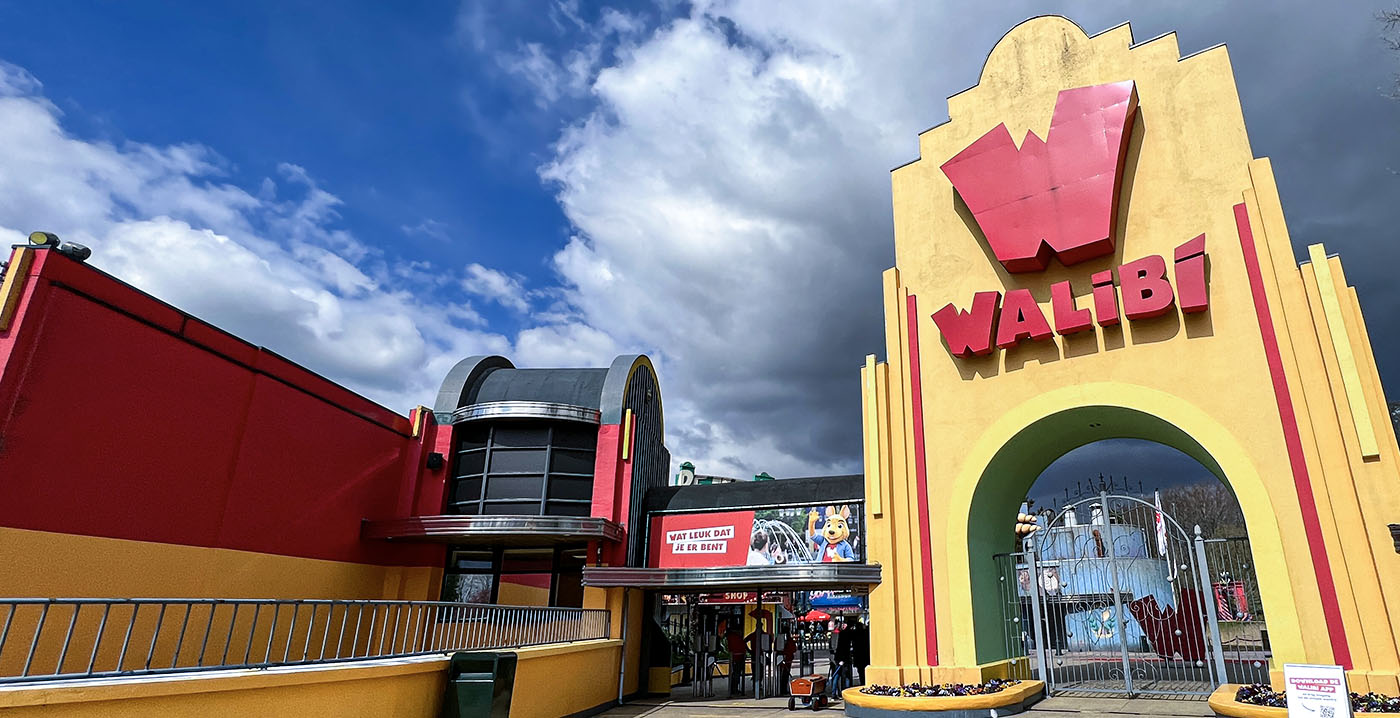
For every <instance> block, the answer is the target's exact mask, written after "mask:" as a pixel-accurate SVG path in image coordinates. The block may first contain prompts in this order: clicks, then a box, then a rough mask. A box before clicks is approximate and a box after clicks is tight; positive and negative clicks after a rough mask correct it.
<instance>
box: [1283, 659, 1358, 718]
mask: <svg viewBox="0 0 1400 718" xmlns="http://www.w3.org/2000/svg"><path fill="white" fill-rule="evenodd" d="M1283 682H1284V683H1285V684H1286V688H1285V689H1284V693H1285V695H1286V696H1287V697H1288V715H1289V716H1290V718H1292V717H1295V716H1307V718H1350V717H1351V696H1350V695H1349V694H1348V693H1347V674H1346V671H1344V670H1342V667H1341V666H1310V665H1304V664H1298V663H1286V664H1284V666H1283Z"/></svg>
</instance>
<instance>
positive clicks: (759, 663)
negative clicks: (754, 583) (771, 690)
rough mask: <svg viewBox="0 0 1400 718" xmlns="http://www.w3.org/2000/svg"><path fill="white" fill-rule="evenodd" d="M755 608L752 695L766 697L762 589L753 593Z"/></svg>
mask: <svg viewBox="0 0 1400 718" xmlns="http://www.w3.org/2000/svg"><path fill="white" fill-rule="evenodd" d="M754 595H755V596H757V598H755V599H754V600H755V602H756V603H755V604H754V605H755V606H756V609H755V611H754V624H753V697H754V698H767V697H768V686H767V685H765V684H764V680H763V674H764V671H763V669H764V668H765V664H766V663H768V662H767V661H765V660H764V656H763V589H761V588H760V589H759V590H758V593H756V594H754Z"/></svg>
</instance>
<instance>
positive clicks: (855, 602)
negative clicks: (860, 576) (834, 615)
mask: <svg viewBox="0 0 1400 718" xmlns="http://www.w3.org/2000/svg"><path fill="white" fill-rule="evenodd" d="M811 597H812V607H813V608H839V607H850V608H859V607H860V597H859V596H856V595H854V594H852V593H850V592H849V591H812V593H811Z"/></svg>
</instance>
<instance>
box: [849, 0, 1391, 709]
mask: <svg viewBox="0 0 1400 718" xmlns="http://www.w3.org/2000/svg"><path fill="white" fill-rule="evenodd" d="M1123 80H1133V81H1134V82H1136V85H1137V92H1138V97H1139V110H1138V117H1137V119H1136V122H1135V125H1134V128H1133V132H1132V135H1131V139H1130V144H1129V150H1128V157H1127V161H1126V164H1125V168H1124V170H1123V178H1122V189H1121V200H1120V205H1119V210H1118V226H1117V230H1116V232H1115V235H1116V238H1117V242H1116V248H1115V253H1114V255H1113V256H1111V257H1105V258H1100V259H1096V260H1091V261H1088V262H1084V263H1081V264H1078V265H1075V266H1072V267H1064V266H1062V265H1060V264H1059V263H1058V262H1052V263H1051V266H1050V267H1049V268H1048V269H1047V270H1046V271H1045V272H1040V273H1031V274H1014V275H1013V274H1008V273H1007V272H1005V270H1004V269H1003V268H1002V267H1001V265H1000V264H998V263H996V262H995V260H994V258H993V256H992V254H991V251H990V249H989V248H988V247H986V246H985V241H984V240H982V239H981V237H980V232H979V231H978V230H977V228H976V225H975V221H974V220H973V218H972V217H971V215H970V213H968V212H967V211H966V208H965V207H963V206H961V202H960V200H958V199H957V198H956V196H955V192H954V190H953V187H952V186H951V184H950V182H949V181H948V180H947V178H946V177H945V176H944V175H943V173H942V171H941V170H940V165H941V164H942V163H943V162H945V161H947V160H948V159H949V158H951V157H952V156H953V155H955V154H957V153H958V152H959V151H961V150H962V149H963V148H965V147H967V146H968V145H969V144H970V143H972V142H973V141H974V140H976V139H977V138H979V137H980V136H981V135H982V134H983V133H985V132H987V131H988V130H990V129H992V128H994V127H995V126H996V125H997V124H999V123H1003V122H1004V123H1006V125H1007V127H1008V129H1009V130H1010V132H1011V135H1012V137H1014V138H1016V140H1017V142H1018V144H1019V143H1020V141H1021V138H1022V137H1024V136H1025V132H1026V131H1027V130H1033V131H1035V132H1036V133H1037V134H1038V135H1039V136H1041V137H1045V136H1046V132H1047V130H1048V127H1049V122H1050V118H1051V113H1052V111H1053V108H1054V105H1055V99H1056V95H1057V94H1058V93H1059V92H1060V91H1061V90H1064V89H1070V88H1075V87H1082V86H1087V85H1094V84H1100V83H1106V82H1117V81H1123ZM948 109H949V115H950V117H951V120H950V121H949V122H947V123H945V124H942V125H939V126H937V127H935V128H933V129H931V130H928V131H926V132H924V133H923V134H921V135H920V137H919V149H920V159H918V160H917V161H915V162H912V163H910V164H908V165H905V166H903V167H900V168H898V169H896V170H895V171H894V172H893V174H892V191H893V208H894V219H895V260H896V267H895V268H893V269H891V270H888V271H887V272H886V273H885V277H884V287H885V324H886V357H887V358H888V361H887V362H885V363H877V362H874V361H873V360H870V361H868V362H867V365H866V366H865V367H864V368H863V369H862V374H861V385H862V391H863V394H864V417H865V418H864V421H865V432H864V433H865V444H866V452H865V457H866V471H865V475H866V484H867V486H866V493H867V496H869V497H871V507H870V514H871V515H870V517H869V521H868V526H869V528H868V537H869V539H868V540H869V551H870V555H871V557H872V559H873V560H876V561H879V562H880V563H881V564H882V565H883V566H884V567H885V568H884V572H883V582H882V583H881V585H880V586H879V587H877V588H876V589H874V591H873V592H872V594H871V599H870V600H871V612H872V625H873V626H875V627H876V629H875V630H873V631H872V647H871V648H872V655H871V659H872V666H871V668H870V677H871V680H874V681H876V682H884V683H889V682H894V681H900V680H903V681H910V680H970V679H974V678H977V677H980V676H981V675H983V674H986V673H989V672H991V671H993V670H995V669H994V667H993V664H995V662H996V661H997V660H999V659H1000V658H1001V656H999V655H994V654H995V653H996V651H995V647H994V644H997V643H999V642H1000V640H1001V638H1000V630H1001V629H1000V626H996V625H991V622H990V621H989V620H988V614H987V607H988V606H989V605H991V604H993V603H994V602H995V600H996V595H995V593H988V585H987V584H986V581H987V580H988V577H989V576H991V568H990V566H991V554H992V553H994V552H997V551H1005V550H1009V549H1011V548H1012V547H1013V545H1014V538H1013V535H1012V533H1011V531H1010V527H1011V525H1012V522H1013V518H1014V515H1015V511H1016V507H1017V505H1018V504H1019V502H1020V500H1021V498H1022V497H1023V496H1024V493H1025V490H1026V489H1027V488H1029V487H1030V485H1031V483H1032V482H1034V480H1035V478H1036V476H1038V475H1039V473H1040V471H1041V470H1043V469H1044V467H1045V466H1047V465H1048V464H1049V463H1050V462H1052V461H1053V460H1054V459H1056V458H1058V457H1059V456H1060V455H1062V454H1063V453H1065V452H1067V451H1069V450H1071V449H1073V448H1075V447H1077V446H1080V445H1083V444H1087V443H1091V442H1093V441H1097V440H1101V439H1107V438H1119V437H1138V438H1146V439H1152V440H1156V441H1160V442H1162V443H1166V444H1168V445H1172V446H1175V447H1176V448H1179V449H1181V450H1183V451H1185V452H1186V453H1188V454H1190V455H1192V456H1195V457H1196V458H1197V459H1198V460H1200V461H1202V463H1203V464H1204V465H1206V466H1207V467H1208V468H1210V469H1211V470H1212V471H1214V472H1216V473H1217V475H1218V476H1220V477H1221V478H1222V480H1223V481H1225V482H1226V483H1227V484H1228V485H1229V486H1230V487H1231V489H1232V490H1233V491H1234V492H1235V494H1236V496H1237V498H1238V499H1239V501H1240V503H1241V506H1242V508H1243V510H1244V513H1245V518H1246V523H1247V526H1248V531H1249V535H1250V538H1251V541H1252V545H1253V552H1254V559H1255V563H1256V566H1257V568H1258V574H1259V576H1260V580H1261V592H1262V596H1263V602H1264V609H1265V614H1266V616H1267V621H1268V627H1269V633H1270V638H1271V641H1272V644H1273V649H1274V661H1275V665H1274V668H1275V669H1276V670H1277V669H1278V668H1279V666H1281V664H1282V663H1284V662H1308V663H1332V662H1333V660H1334V655H1333V650H1332V645H1331V643H1330V642H1329V637H1328V633H1327V630H1326V625H1327V624H1326V621H1325V620H1324V614H1323V603H1324V593H1325V592H1324V591H1323V590H1322V589H1320V588H1319V585H1318V580H1317V575H1316V573H1315V567H1314V562H1313V556H1312V553H1311V552H1310V550H1309V544H1308V541H1307V538H1306V534H1305V530H1304V521H1305V517H1304V512H1303V510H1302V509H1301V508H1300V497H1299V495H1298V492H1297V490H1296V489H1295V484H1294V478H1293V470H1292V465H1291V464H1290V462H1289V456H1288V449H1287V445H1286V441H1285V434H1284V430H1283V428H1282V425H1281V422H1280V419H1279V409H1278V403H1277V400H1276V396H1275V389H1274V385H1273V382H1272V379H1271V374H1270V371H1269V367H1268V362H1267V360H1266V354H1265V349H1264V343H1263V341H1262V338H1261V332H1260V326H1259V320H1258V316H1257V314H1256V310H1255V303H1254V297H1253V294H1252V292H1251V286H1250V282H1249V279H1248V276H1247V272H1246V261H1245V255H1244V252H1243V250H1242V249H1241V242H1240V238H1239V234H1238V232H1237V230H1236V218H1235V213H1234V207H1235V205H1237V204H1240V203H1244V204H1245V205H1246V207H1247V209H1248V216H1249V223H1250V225H1251V229H1252V231H1253V235H1254V244H1255V247H1256V249H1257V252H1258V260H1259V265H1260V275H1261V280H1262V283H1263V286H1264V288H1265V296H1266V299H1267V304H1268V307H1269V311H1270V313H1271V314H1272V320H1273V324H1274V330H1275V333H1276V335H1277V339H1278V342H1279V345H1280V348H1281V349H1280V358H1281V362H1282V369H1283V375H1284V376H1285V378H1286V381H1287V385H1288V388H1289V392H1290V394H1291V408H1292V411H1293V412H1294V413H1295V414H1296V416H1297V417H1298V425H1299V437H1300V443H1301V445H1302V451H1303V455H1304V457H1305V460H1306V467H1307V472H1308V475H1309V478H1310V493H1311V498H1312V500H1313V501H1314V502H1315V504H1316V506H1317V513H1318V521H1317V525H1318V526H1319V528H1320V531H1321V535H1322V537H1323V543H1324V547H1325V554H1326V557H1327V563H1328V565H1329V567H1330V576H1331V577H1332V579H1333V582H1334V583H1335V585H1336V602H1337V605H1338V607H1339V613H1340V616H1341V619H1342V626H1343V627H1344V633H1345V636H1346V640H1347V644H1348V648H1349V650H1350V654H1351V659H1352V663H1353V668H1354V670H1353V672H1352V674H1351V675H1352V680H1353V684H1352V685H1353V689H1357V688H1362V689H1365V688H1370V689H1374V690H1382V691H1387V692H1390V693H1396V692H1397V688H1400V686H1397V679H1396V677H1397V675H1400V660H1398V659H1397V646H1400V563H1398V562H1397V561H1396V560H1395V555H1394V551H1393V548H1391V546H1390V539H1389V535H1388V532H1387V531H1386V529H1385V526H1384V524H1385V523H1386V522H1387V521H1394V520H1395V519H1394V518H1393V517H1395V516H1400V491H1396V488H1395V487H1396V486H1397V485H1400V470H1398V469H1397V466H1400V464H1398V463H1397V459H1400V456H1398V455H1397V449H1396V444H1395V439H1394V436H1393V434H1392V433H1391V431H1390V427H1389V422H1388V419H1387V418H1386V416H1385V406H1384V394H1383V392H1382V391H1381V388H1380V384H1379V378H1378V375H1377V374H1376V370H1375V363H1374V360H1373V359H1372V357H1371V354H1370V347H1369V343H1368V341H1367V340H1366V328H1365V324H1364V322H1363V320H1362V317H1361V312H1360V309H1359V305H1358V303H1357V300H1356V297H1355V293H1354V291H1353V290H1351V289H1350V288H1349V287H1347V286H1346V283H1345V277H1344V276H1343V275H1342V271H1341V265H1340V262H1339V261H1337V260H1331V261H1330V262H1328V263H1327V266H1326V267H1325V268H1323V269H1322V271H1324V272H1328V273H1329V274H1328V276H1329V277H1330V279H1331V282H1330V286H1331V292H1332V293H1333V294H1334V295H1335V298H1334V299H1335V301H1334V299H1328V298H1326V296H1325V295H1326V294H1327V292H1326V291H1323V290H1325V289H1327V287H1326V286H1324V287H1323V290H1320V289H1319V287H1318V282H1317V281H1316V277H1317V275H1316V272H1315V271H1314V269H1313V267H1312V266H1311V265H1310V264H1304V266H1302V267H1301V268H1300V267H1299V266H1298V263H1297V260H1296V258H1295V256H1294V254H1293V250H1292V247H1291V243H1290V240H1289V237H1288V233H1287V227H1286V225H1285V223H1284V218H1283V213H1282V208H1281V205H1280V203H1279V198H1278V191H1277V188H1276V187H1275V185H1274V179H1273V175H1272V169H1271V167H1270V165H1269V163H1268V160H1263V159H1255V158H1254V156H1253V153H1252V151H1251V149H1250V147H1249V141H1248V137H1247V134H1246V132H1245V127H1244V118H1243V114H1242V111H1241V107H1240V103H1239V98H1238V93H1237V91H1236V88H1235V84H1234V78H1233V71H1232V69H1231V65H1230V58H1229V55H1228V53H1227V52H1226V50H1225V48H1224V47H1217V48H1213V49H1210V50H1207V51H1204V52H1202V53H1199V54H1196V55H1194V56H1191V57H1189V58H1184V59H1183V58H1181V56H1180V53H1179V51H1178V48H1177V44H1176V38H1175V36H1174V35H1166V36H1163V37H1160V38H1157V39H1155V40H1152V41H1150V42H1146V43H1143V44H1141V45H1137V46H1133V38H1132V33H1131V30H1130V29H1129V28H1128V26H1126V25H1124V26H1120V27H1118V28H1114V29H1112V30H1109V31H1106V32H1104V33H1102V34H1100V35H1098V36H1095V37H1093V38H1090V37H1088V36H1087V35H1086V34H1085V33H1084V32H1083V31H1081V30H1080V29H1079V28H1078V27H1077V26H1075V25H1074V24H1073V23H1071V22H1069V21H1068V20H1065V19H1063V18H1057V17H1043V18H1036V19H1033V20H1029V21H1027V22H1025V23H1023V24H1021V25H1019V26H1017V27H1016V28H1015V29H1014V30H1012V31H1011V32H1010V33H1008V34H1007V35H1006V36H1005V37H1004V38H1003V39H1002V40H1001V41H1000V42H999V43H998V44H997V46H996V47H995V48H994V49H993V50H992V52H991V54H990V56H989V58H988V60H987V62H986V65H985V67H984V69H983V72H982V75H981V78H980V81H979V83H978V84H977V85H976V86H974V87H972V88H970V89H968V90H966V91H963V92H961V93H958V94H957V95H954V96H953V97H951V98H949V100H948ZM1201 233H1205V235H1206V251H1207V254H1208V256H1209V266H1210V270H1209V291H1210V303H1211V306H1210V310H1209V311H1208V312H1206V313H1203V314H1197V315H1182V314H1180V313H1179V311H1177V312H1172V313H1169V314H1168V315H1166V316H1163V317H1158V318H1156V319H1151V320H1142V321H1137V322H1125V324H1124V325H1121V326H1119V327H1111V328H1097V327H1096V328H1095V330H1094V331H1092V332H1087V333H1085V334H1082V335H1076V336H1071V337H1060V336H1056V337H1054V338H1053V339H1052V340H1051V341H1048V342H1036V343H1022V344H1020V345H1018V346H1016V347H1013V348H1011V349H1009V350H1006V351H994V352H993V353H992V354H990V355H988V356H985V357H980V358H974V359H966V360H965V359H957V358H955V357H953V356H952V355H951V354H950V353H949V352H948V350H947V348H946V347H945V346H944V345H943V342H942V339H941V336H940V334H939V330H938V327H937V326H936V325H935V324H934V322H933V321H932V319H931V314H932V313H933V312H934V311H937V310H938V309H939V308H941V307H942V306H943V305H945V304H947V303H949V302H952V303H954V304H956V305H957V306H959V307H961V308H964V309H965V308H967V307H968V306H969V304H970V302H971V299H972V296H973V294H974V293H976V292H978V291H985V290H1000V291H1003V292H1005V291H1008V290H1011V289H1017V288H1026V289H1029V290H1030V291H1031V293H1032V294H1033V295H1034V296H1035V297H1036V299H1037V301H1038V302H1040V303H1041V306H1042V309H1043V310H1044V312H1045V313H1046V315H1047V317H1051V313H1050V306H1049V287H1050V285H1051V284H1052V283H1054V282H1057V281H1061V280H1069V281H1070V282H1071V284H1072V287H1073V291H1074V294H1075V296H1076V297H1077V301H1078V303H1079V305H1080V306H1087V305H1088V304H1089V301H1088V294H1089V290H1090V286H1089V276H1090V275H1091V274H1092V273H1094V272H1097V271H1102V270H1105V269H1110V268H1113V267H1116V266H1118V265H1120V264H1122V263H1123V262H1125V261H1131V260H1134V259H1137V258H1140V257H1144V256H1148V255H1154V254H1155V255H1162V256H1164V257H1166V259H1167V261H1168V264H1170V262H1171V259H1172V250H1173V248H1175V247H1176V246H1178V245H1181V244H1183V243H1184V242H1186V241H1187V240H1189V239H1191V238H1193V237H1195V236H1197V235H1198V234H1201ZM1323 284H1324V285H1327V284H1329V283H1328V282H1326V281H1324V282H1323ZM910 295H913V296H915V297H916V299H917V303H918V304H917V310H918V315H917V317H915V321H916V322H917V328H918V345H917V347H916V348H917V350H918V354H919V356H920V367H919V369H920V378H921V383H922V397H921V398H922V406H923V414H922V420H923V426H924V434H925V437H926V440H925V453H924V457H923V458H924V459H925V462H926V465H927V476H928V496H926V497H924V498H925V499H926V500H927V503H928V506H929V514H930V516H929V519H930V532H931V536H930V539H931V541H930V543H931V551H932V556H931V559H932V564H933V586H934V589H933V591H934V595H933V601H932V607H930V606H929V602H928V601H926V600H925V598H924V595H923V591H924V584H923V580H922V575H921V566H922V561H923V557H922V555H921V551H922V548H921V538H922V537H921V535H920V530H919V526H918V516H917V515H916V511H915V507H916V506H917V500H918V499H919V497H918V495H917V483H916V480H915V475H914V458H915V457H914V452H915V451H916V450H917V447H916V445H915V442H914V433H913V430H914V416H913V410H914V409H913V407H914V404H913V397H912V387H911V384H910V369H911V367H910V364H909V357H910V353H911V351H910V350H911V346H910V342H911V338H910V336H909V331H908V328H907V327H908V316H907V306H906V303H905V302H906V297H907V296H910ZM1328 306H1331V307H1332V314H1333V315H1334V316H1336V317H1339V318H1340V323H1341V326H1340V327H1338V326H1336V324H1337V322H1333V324H1331V325H1329V324H1328V322H1327V316H1326V315H1327V307H1328ZM1366 418H1369V421H1366V420H1365V419H1366ZM1368 424H1369V425H1370V427H1369V428H1370V431H1369V432H1368V431H1367V429H1368V427H1367V425H1368ZM1368 440H1369V441H1368ZM1386 517H1391V518H1389V519H1387V518H1386ZM991 580H994V578H993V579H991ZM992 588H994V586H992ZM925 610H933V611H934V613H935V615H934V618H936V621H937V626H938V631H937V639H936V640H937V644H936V648H937V653H938V657H939V660H938V665H937V666H936V667H935V666H931V665H930V662H929V660H928V658H927V652H928V651H927V648H928V647H927V645H926V644H925V639H926V638H927V637H928V636H927V634H926V632H925V630H924V625H925V619H924V615H923V611H925Z"/></svg>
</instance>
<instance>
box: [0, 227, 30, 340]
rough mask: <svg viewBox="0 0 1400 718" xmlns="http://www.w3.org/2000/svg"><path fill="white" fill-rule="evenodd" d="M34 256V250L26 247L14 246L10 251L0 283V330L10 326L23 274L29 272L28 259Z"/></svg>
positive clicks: (21, 288) (22, 287)
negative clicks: (7, 264)
mask: <svg viewBox="0 0 1400 718" xmlns="http://www.w3.org/2000/svg"><path fill="white" fill-rule="evenodd" d="M33 258H34V250H32V249H30V248H28V247H15V250H14V251H13V252H11V253H10V266H9V269H8V271H6V272H5V281H4V283H3V284H0V331H4V330H6V329H9V328H10V320H11V319H12V318H14V316H15V308H16V307H18V306H19V295H20V293H21V291H22V290H23V289H24V275H25V274H26V273H28V272H29V260H31V259H33Z"/></svg>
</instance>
